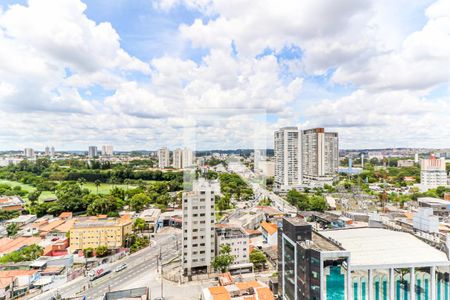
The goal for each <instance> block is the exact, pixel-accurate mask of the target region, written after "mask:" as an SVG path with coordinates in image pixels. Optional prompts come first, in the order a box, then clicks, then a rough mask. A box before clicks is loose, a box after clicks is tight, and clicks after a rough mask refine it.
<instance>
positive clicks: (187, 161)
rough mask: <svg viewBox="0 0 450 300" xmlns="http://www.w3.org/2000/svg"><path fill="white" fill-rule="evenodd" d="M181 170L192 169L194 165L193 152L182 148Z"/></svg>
mask: <svg viewBox="0 0 450 300" xmlns="http://www.w3.org/2000/svg"><path fill="white" fill-rule="evenodd" d="M181 165H182V167H183V169H185V168H188V167H192V166H193V165H194V152H192V150H191V149H189V148H187V147H184V149H183V157H182V161H181Z"/></svg>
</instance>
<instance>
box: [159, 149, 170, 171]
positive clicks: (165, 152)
mask: <svg viewBox="0 0 450 300" xmlns="http://www.w3.org/2000/svg"><path fill="white" fill-rule="evenodd" d="M158 167H159V168H160V169H164V168H167V167H170V151H169V149H167V147H162V148H161V149H159V150H158Z"/></svg>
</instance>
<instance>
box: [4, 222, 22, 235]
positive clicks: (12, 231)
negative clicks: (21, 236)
mask: <svg viewBox="0 0 450 300" xmlns="http://www.w3.org/2000/svg"><path fill="white" fill-rule="evenodd" d="M19 229H20V227H19V225H18V224H17V223H11V224H9V225H8V226H6V232H7V233H8V236H15V235H16V234H17V233H18V232H19Z"/></svg>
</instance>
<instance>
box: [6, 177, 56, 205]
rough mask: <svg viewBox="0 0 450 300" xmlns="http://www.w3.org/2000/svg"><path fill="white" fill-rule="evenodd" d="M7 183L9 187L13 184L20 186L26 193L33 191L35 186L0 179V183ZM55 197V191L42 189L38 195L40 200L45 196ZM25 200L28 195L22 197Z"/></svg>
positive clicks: (13, 185) (45, 197)
mask: <svg viewBox="0 0 450 300" xmlns="http://www.w3.org/2000/svg"><path fill="white" fill-rule="evenodd" d="M1 183H3V184H7V185H9V186H11V187H15V186H20V187H21V188H22V190H24V191H27V192H28V193H31V192H34V191H35V190H36V188H35V187H34V186H31V185H29V184H24V183H21V182H18V181H12V180H6V179H0V184H1ZM54 197H55V193H53V192H50V191H44V192H42V193H41V195H40V196H39V200H40V201H42V200H44V199H47V198H54ZM24 198H25V200H28V197H26V196H25V197H24Z"/></svg>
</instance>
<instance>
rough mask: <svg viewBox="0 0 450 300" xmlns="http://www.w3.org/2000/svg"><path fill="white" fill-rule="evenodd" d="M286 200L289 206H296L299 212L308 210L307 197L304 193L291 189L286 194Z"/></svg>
mask: <svg viewBox="0 0 450 300" xmlns="http://www.w3.org/2000/svg"><path fill="white" fill-rule="evenodd" d="M286 200H287V201H288V202H289V203H290V204H292V205H295V206H297V207H298V209H299V210H308V209H309V201H308V196H307V195H306V194H304V193H300V192H299V191H297V190H295V189H292V190H290V191H289V192H288V194H287V198H286Z"/></svg>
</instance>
